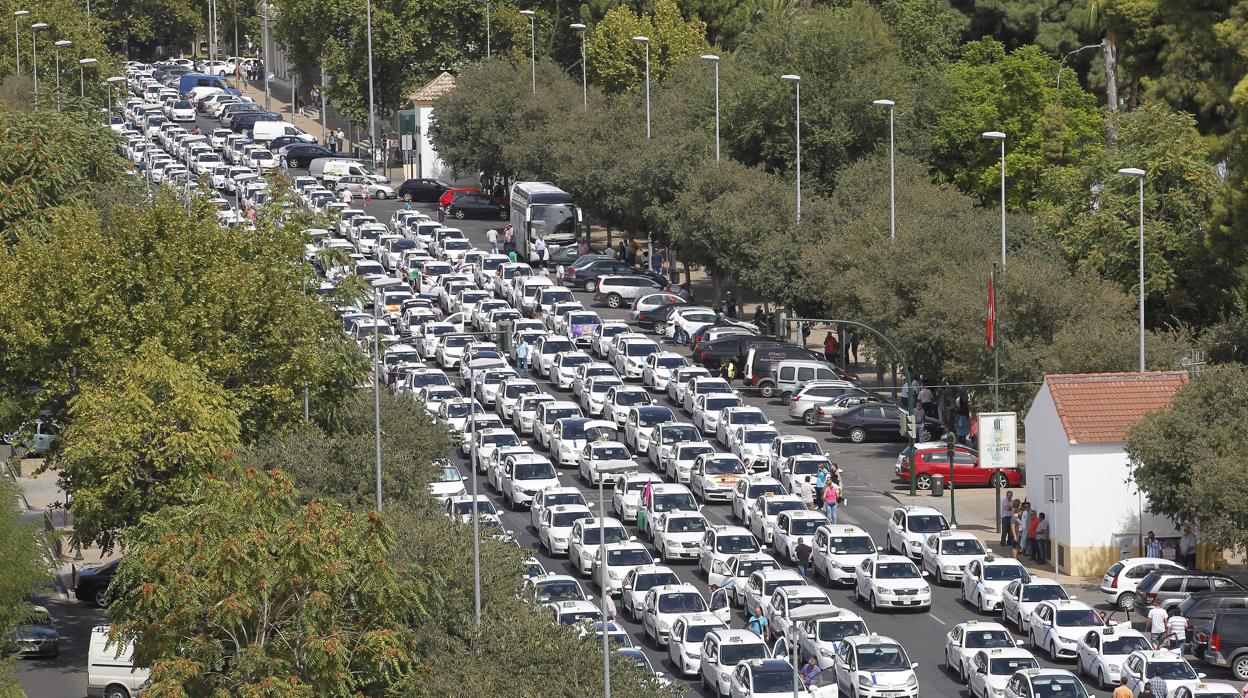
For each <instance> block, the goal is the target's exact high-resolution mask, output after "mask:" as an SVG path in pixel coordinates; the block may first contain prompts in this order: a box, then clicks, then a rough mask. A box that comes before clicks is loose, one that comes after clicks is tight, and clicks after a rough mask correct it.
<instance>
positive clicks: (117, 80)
mask: <svg viewBox="0 0 1248 698" xmlns="http://www.w3.org/2000/svg"><path fill="white" fill-rule="evenodd" d="M125 81H126V78H125V77H124V76H121V75H114V76H113V77H111V78H109V79H107V80H105V81H104V84H105V86H106V87H107V88H108V89H107V92H108V118H109V119H112V118H113V86H114V85H118V84H120V83H123V82H125Z"/></svg>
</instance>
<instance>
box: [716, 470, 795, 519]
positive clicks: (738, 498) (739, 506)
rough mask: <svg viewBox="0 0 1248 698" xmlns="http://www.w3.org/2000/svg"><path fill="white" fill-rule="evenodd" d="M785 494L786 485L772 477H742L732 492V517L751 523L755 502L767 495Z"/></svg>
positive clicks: (755, 475)
mask: <svg viewBox="0 0 1248 698" xmlns="http://www.w3.org/2000/svg"><path fill="white" fill-rule="evenodd" d="M778 494H785V491H784V485H782V484H780V481H779V480H777V479H776V478H774V477H771V476H770V475H758V474H754V475H746V476H745V477H742V478H741V480H740V481H739V482H737V486H736V487H735V488H733V490H732V496H731V497H730V498H729V502H730V503H731V504H732V515H733V516H735V517H736V518H737V520H738V521H741V522H743V523H745V524H749V522H750V507H752V506H754V500H755V499H758V498H759V497H765V496H767V495H773V496H774V495H778Z"/></svg>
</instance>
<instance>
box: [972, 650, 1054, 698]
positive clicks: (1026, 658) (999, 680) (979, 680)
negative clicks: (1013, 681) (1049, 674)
mask: <svg viewBox="0 0 1248 698" xmlns="http://www.w3.org/2000/svg"><path fill="white" fill-rule="evenodd" d="M1039 666H1040V663H1039V662H1037V661H1036V658H1035V656H1034V655H1032V653H1031V652H1028V651H1027V650H1025V649H1023V648H1021V647H1013V648H997V649H991V650H980V651H978V652H976V653H975V656H973V657H971V668H970V671H968V672H967V676H968V677H969V681H967V684H966V686H967V689H968V690H970V692H971V696H972V697H973V698H1000V697H1001V696H1002V695H1004V694H1005V684H1007V683H1009V681H1010V677H1012V676H1013V675H1014V674H1015V673H1016V672H1019V671H1024V670H1026V669H1036V668H1039Z"/></svg>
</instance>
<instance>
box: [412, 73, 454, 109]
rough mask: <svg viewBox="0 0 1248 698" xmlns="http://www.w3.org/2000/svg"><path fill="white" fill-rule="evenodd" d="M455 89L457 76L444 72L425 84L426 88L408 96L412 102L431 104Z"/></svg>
mask: <svg viewBox="0 0 1248 698" xmlns="http://www.w3.org/2000/svg"><path fill="white" fill-rule="evenodd" d="M453 89H455V76H454V75H451V74H450V73H448V72H446V71H445V70H444V71H442V74H441V75H439V76H438V77H436V78H434V79H432V80H430V81H429V82H427V83H425V86H424V87H422V88H420V89H419V90H416V91H415V92H413V93H412V94H410V95H408V97H407V99H408V101H410V102H416V103H418V104H421V103H424V104H431V103H433V101H434V100H435V99H437V98H438V97H441V96H442V95H444V94H446V93H447V92H450V91H451V90H453Z"/></svg>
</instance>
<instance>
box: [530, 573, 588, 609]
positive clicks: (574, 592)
mask: <svg viewBox="0 0 1248 698" xmlns="http://www.w3.org/2000/svg"><path fill="white" fill-rule="evenodd" d="M527 585H528V586H529V587H530V589H531V591H530V593H531V594H532V598H533V600H534V601H536V602H537V603H539V604H549V603H560V602H563V601H590V600H592V599H593V598H594V597H592V596H590V595H588V594H586V593H585V590H584V589H582V588H581V583H580V582H578V581H576V579H574V578H573V577H569V576H568V575H566V574H543V575H541V576H538V577H530V578H529V579H528V582H527Z"/></svg>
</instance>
